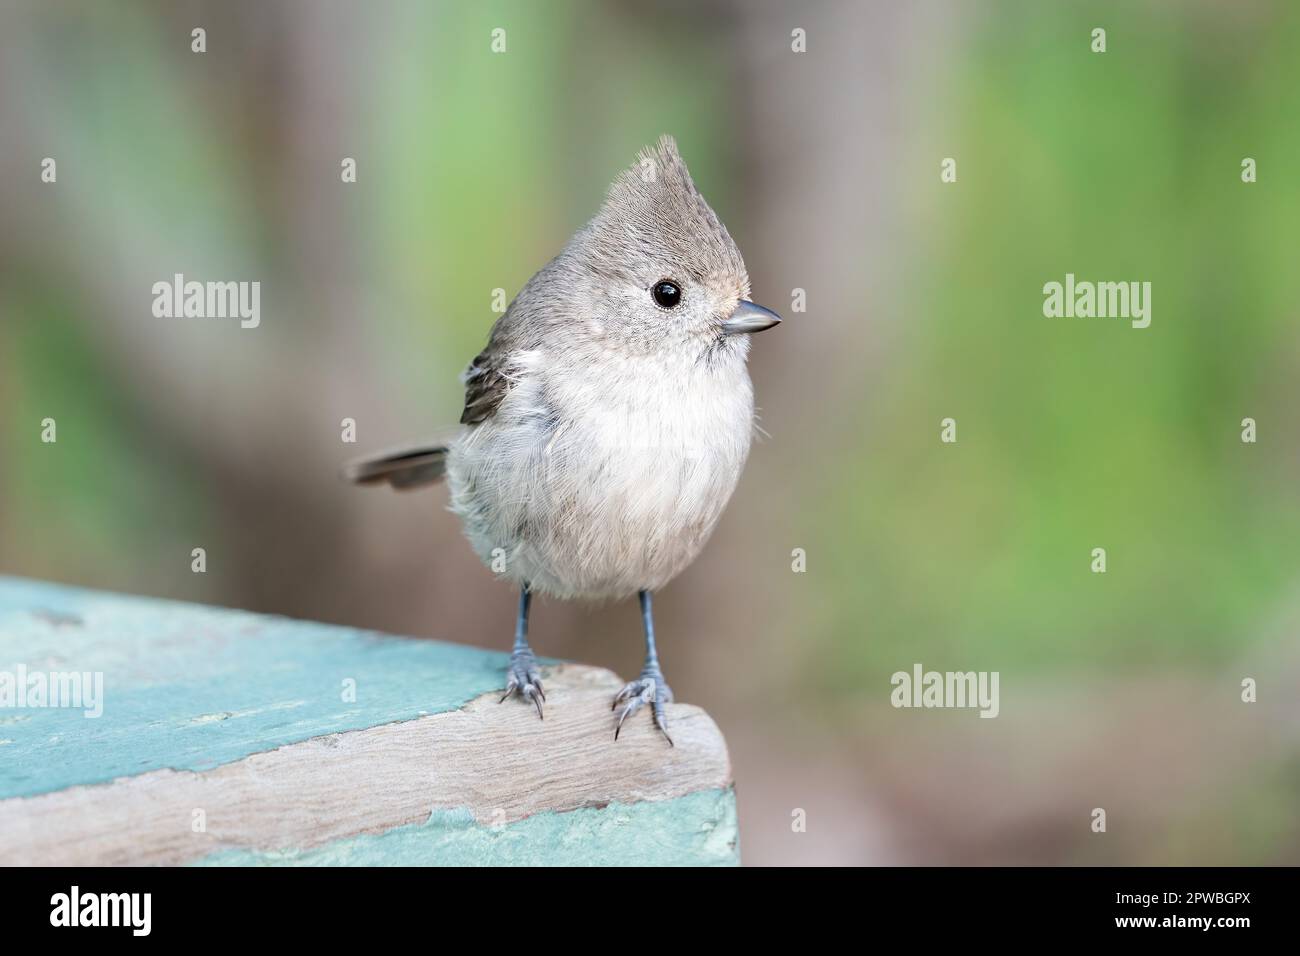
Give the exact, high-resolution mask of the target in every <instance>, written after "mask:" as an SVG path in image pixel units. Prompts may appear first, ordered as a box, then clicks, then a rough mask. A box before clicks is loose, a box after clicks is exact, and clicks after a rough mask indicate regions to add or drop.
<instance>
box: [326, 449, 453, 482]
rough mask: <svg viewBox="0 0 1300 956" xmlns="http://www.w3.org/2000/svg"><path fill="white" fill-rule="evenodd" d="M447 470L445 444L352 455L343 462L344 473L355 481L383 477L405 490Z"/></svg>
mask: <svg viewBox="0 0 1300 956" xmlns="http://www.w3.org/2000/svg"><path fill="white" fill-rule="evenodd" d="M446 471H447V448H446V446H445V445H426V446H424V447H422V448H407V449H405V450H403V451H390V452H385V453H384V454H381V455H374V456H372V457H370V458H357V459H354V460H353V461H350V462H348V463H347V464H346V465H344V466H343V477H344V478H345V479H346V480H348V481H351V482H353V483H355V484H358V485H375V484H379V483H380V482H385V481H386V482H388V483H389V484H390V485H392V486H393V487H394V488H397V489H399V490H405V489H407V488H418V487H419V486H420V485H431V484H433V483H434V482H437V481H441V480H442V476H443V474H444V473H445V472H446Z"/></svg>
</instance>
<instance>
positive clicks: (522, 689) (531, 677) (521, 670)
mask: <svg viewBox="0 0 1300 956" xmlns="http://www.w3.org/2000/svg"><path fill="white" fill-rule="evenodd" d="M532 597H533V595H532V592H531V591H529V590H528V585H527V584H525V585H524V586H523V588H522V589H521V590H520V592H519V617H518V618H516V619H515V646H514V649H513V650H512V651H511V653H510V667H509V668H508V669H507V671H506V692H505V696H504V697H502V698H501V701H502V702H503V703H504V702H505V699H506V697H509V696H510V695H511V694H516V693H517V694H518V695H519V696H520V697H522V698H523V699H524V700H529V701H532V703H533V706H534V707H536V708H537V716H538V717H541V716H542V701H544V700H546V695H545V694H544V693H542V680H541V677H540V676H539V674H538V672H537V658H535V657H534V656H533V649H532V648H531V647H529V646H528V605H529V604H530V603H531V602H532Z"/></svg>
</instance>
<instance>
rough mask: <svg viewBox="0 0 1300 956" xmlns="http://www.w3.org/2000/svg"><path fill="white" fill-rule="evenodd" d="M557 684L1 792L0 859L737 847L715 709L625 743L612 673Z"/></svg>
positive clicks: (506, 854)
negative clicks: (300, 737)
mask: <svg viewBox="0 0 1300 956" xmlns="http://www.w3.org/2000/svg"><path fill="white" fill-rule="evenodd" d="M546 683H547V699H548V706H547V710H546V719H545V721H541V720H538V719H537V716H536V714H535V713H534V712H533V710H532V708H531V707H530V706H528V705H526V704H523V703H522V702H519V701H516V700H510V701H506V702H505V703H499V702H498V695H497V694H496V693H495V692H494V693H490V694H484V695H481V696H479V697H477V698H475V699H474V700H472V701H470V702H469V703H468V704H467V705H465V706H464V707H462V708H460V709H458V710H454V711H450V712H444V713H439V714H432V715H429V716H426V717H420V718H417V719H412V720H404V721H399V722H395V723H390V724H384V725H381V726H376V727H370V728H366V729H361V730H352V731H346V732H343V733H337V734H327V735H324V736H319V737H313V738H311V739H308V740H305V741H302V742H299V743H293V744H287V745H284V746H281V747H277V748H275V749H273V750H269V751H266V752H261V753H255V754H251V755H249V756H247V757H244V758H242V759H239V760H236V761H233V762H231V763H227V764H222V765H221V766H218V767H215V768H212V769H209V770H202V771H192V770H154V771H150V772H147V773H143V774H139V775H136V776H128V777H123V778H119V779H116V780H114V781H113V782H111V783H107V784H99V785H89V786H74V787H71V788H68V789H65V790H59V791H56V792H52V793H44V794H40V795H37V796H31V797H16V798H11V799H8V800H3V801H0V847H3V856H4V858H5V860H4V862H7V863H36V864H43V865H86V864H96V865H104V864H108V865H113V864H181V863H195V862H216V863H275V862H295V863H312V862H319V863H338V862H364V861H367V860H369V861H371V862H390V863H391V862H395V860H394V859H393V855H394V854H396V855H398V856H400V857H401V858H402V862H420V863H439V862H516V863H518V862H543V863H545V862H548V860H547V857H550V858H551V860H550V862H555V863H560V862H566V859H565V857H566V855H567V856H570V857H573V858H572V859H570V860H567V861H568V862H577V863H581V862H585V863H594V862H597V861H600V860H602V859H605V860H606V862H618V860H617V859H606V858H607V857H609V856H610V855H611V854H613V855H614V856H615V857H619V856H620V855H626V854H627V853H628V852H630V850H628V848H629V847H632V846H640V847H641V850H640V851H639V854H640V858H639V859H627V860H626V861H625V862H627V863H648V862H653V860H652V859H647V857H648V856H649V857H654V856H656V855H658V856H659V857H661V858H662V859H661V860H660V862H678V863H689V862H717V863H728V862H737V861H738V855H737V854H738V851H737V848H736V831H735V810H734V798H733V794H732V790H731V787H732V779H731V767H730V761H729V758H728V756H727V751H726V744H725V742H724V740H723V738H722V735H721V733H720V732H719V731H718V728H717V726H716V725H715V724H714V722H713V721H712V720H711V719H710V718H709V717H708V715H707V714H705V713H704V712H703V711H702V710H700V709H699V708H696V707H692V706H689V705H685V704H673V705H670V708H669V719H670V721H671V724H672V730H673V736H674V740H675V741H676V744H677V746H675V747H669V746H668V744H667V743H666V741H664V739H663V737H662V736H661V735H660V734H659V733H658V732H657V731H656V730H655V729H654V727H653V725H652V724H651V722H650V721H649V719H648V718H647V717H646V715H644V714H642V715H639V716H641V717H642V718H645V719H642V720H635V721H631V722H629V725H628V727H626V728H625V729H624V732H623V734H622V737H621V739H620V740H618V741H617V742H616V741H614V739H613V715H612V713H611V711H610V701H611V699H612V696H613V694H614V693H615V692H616V690H617V689H618V687H619V686H621V681H620V680H619V678H618V677H616V676H615V675H614V674H613V673H611V672H609V671H606V670H603V669H599V668H591V667H584V666H581V665H562V666H558V667H553V668H548V669H547V673H546ZM666 801H671V802H672V803H673V804H676V805H675V806H668V805H666V804H665V802H666ZM642 804H654V806H645V807H643V806H641V805H642ZM577 811H583V812H581V813H577V815H576V816H575V815H574V813H575V812H577ZM200 814H201V820H202V826H201V827H200V826H198V821H199V820H200ZM592 814H596V816H594V817H593V816H592ZM674 826H676V830H674V829H673V828H674ZM479 831H483V832H479ZM582 834H586V835H587V836H586V837H584V836H582ZM592 834H597V835H603V840H602V839H590V838H589V837H590V836H591V835H592ZM558 836H565V839H558ZM377 838H382V839H381V840H379V841H378V842H377ZM557 840H558V842H557ZM565 840H568V843H566V842H565ZM574 841H577V842H576V843H575V842H574ZM620 847H622V848H623V849H622V850H620V849H619V848H620ZM652 847H653V848H654V850H653V852H651V848H652ZM575 850H576V852H575Z"/></svg>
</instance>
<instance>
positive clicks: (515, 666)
mask: <svg viewBox="0 0 1300 956" xmlns="http://www.w3.org/2000/svg"><path fill="white" fill-rule="evenodd" d="M506 673H507V679H506V692H505V693H504V694H503V695H502V696H501V700H500V701H498V703H502V704H504V703H505V702H506V700H507V699H508V698H509V697H510V695H511V694H518V695H519V696H520V697H522V698H523V699H524V700H526V701H531V702H532V705H533V706H534V707H536V708H537V716H538V717H539V718H541V717H542V704H543V703H544V702H545V700H546V693H545V692H544V691H543V690H542V678H541V675H540V674H539V673H538V670H537V659H536V658H535V657H533V652H532V651H515V652H514V653H513V654H511V655H510V667H509V669H508V670H507V672H506ZM542 719H545V718H542Z"/></svg>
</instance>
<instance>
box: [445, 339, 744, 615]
mask: <svg viewBox="0 0 1300 956" xmlns="http://www.w3.org/2000/svg"><path fill="white" fill-rule="evenodd" d="M522 364H523V367H524V371H523V372H522V373H521V374H520V375H519V377H518V379H517V381H516V382H515V383H514V386H513V387H512V389H511V391H510V392H509V394H508V395H507V396H506V398H505V400H504V401H503V402H502V405H501V407H500V408H499V409H498V410H497V412H496V414H494V415H493V416H492V418H491V419H489V420H488V421H487V422H484V423H483V424H481V425H479V426H476V427H474V428H472V429H468V430H467V431H466V432H465V433H463V434H462V436H461V437H460V438H459V439H458V440H457V442H456V443H455V444H454V446H453V451H452V456H451V462H450V466H449V477H450V479H451V485H452V493H453V498H452V506H453V509H454V510H456V511H457V512H458V513H459V514H460V515H461V517H462V519H463V520H464V523H465V529H466V533H467V534H468V536H469V538H470V541H471V543H473V545H474V547H475V550H476V551H477V552H478V553H479V555H480V557H481V558H483V560H484V561H485V562H487V563H489V564H492V563H493V559H494V557H495V558H496V560H497V563H498V567H497V570H500V571H503V573H504V574H506V575H507V576H508V577H510V578H511V579H513V580H516V581H519V582H523V581H527V582H529V583H530V584H531V585H532V586H533V587H534V588H536V589H537V590H541V591H544V592H547V593H552V594H557V595H559V596H563V597H578V596H581V597H595V598H601V597H619V596H623V595H626V594H630V593H633V592H635V591H636V590H638V589H641V588H649V589H652V590H653V589H656V588H659V587H662V586H663V585H664V584H666V583H667V582H668V581H669V580H670V579H671V578H673V577H674V576H675V575H676V574H677V573H678V572H680V571H681V570H682V569H683V568H684V567H685V566H686V565H687V564H689V563H690V562H691V560H693V559H694V558H695V556H696V555H697V554H698V553H699V550H700V548H702V547H703V545H704V542H705V541H706V540H707V538H708V536H709V534H710V533H711V532H712V530H713V527H714V525H715V524H716V523H717V520H718V517H719V516H720V514H721V512H722V509H723V507H724V506H725V505H726V503H727V501H728V499H729V498H730V497H731V493H732V491H733V490H734V489H735V486H736V481H737V480H738V478H739V476H740V471H741V468H742V467H743V466H744V462H745V458H746V456H747V455H748V452H749V444H750V438H751V435H752V432H753V391H752V388H751V386H750V382H749V376H748V374H747V372H746V370H745V366H744V361H743V355H741V356H739V358H737V357H736V356H724V360H722V361H717V362H714V363H709V362H706V361H704V360H702V359H701V360H695V359H690V360H687V359H684V358H682V357H681V356H676V355H653V356H604V357H602V358H601V359H600V361H599V362H598V363H596V368H592V367H591V363H590V362H586V363H584V362H582V361H580V360H578V359H577V357H572V356H570V357H568V358H567V360H566V358H565V357H556V356H548V355H544V354H541V353H528V354H527V355H525V356H524V361H523V363H522ZM584 365H585V366H586V367H584ZM496 549H500V550H499V551H497V550H496ZM501 562H504V564H505V567H504V569H502V568H501V567H500V563H501Z"/></svg>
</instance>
